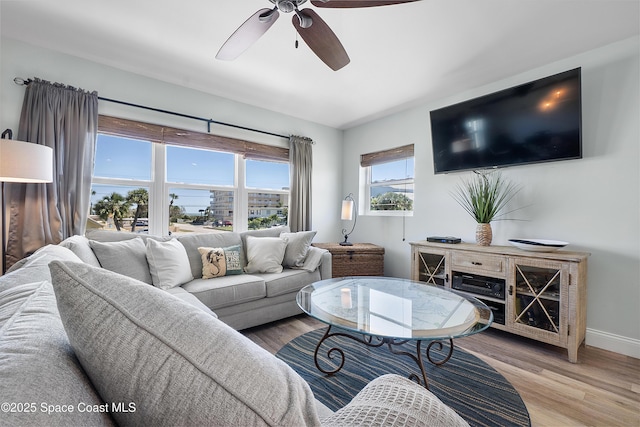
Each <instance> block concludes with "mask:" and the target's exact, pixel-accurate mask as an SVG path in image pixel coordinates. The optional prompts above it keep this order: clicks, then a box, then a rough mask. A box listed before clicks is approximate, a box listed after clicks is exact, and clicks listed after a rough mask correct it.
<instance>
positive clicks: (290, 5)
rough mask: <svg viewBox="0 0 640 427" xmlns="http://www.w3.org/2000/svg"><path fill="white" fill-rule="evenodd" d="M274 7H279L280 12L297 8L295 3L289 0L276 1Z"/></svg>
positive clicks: (287, 11) (288, 11) (289, 11)
mask: <svg viewBox="0 0 640 427" xmlns="http://www.w3.org/2000/svg"><path fill="white" fill-rule="evenodd" d="M276 7H277V8H278V9H280V12H283V13H291V12H293V11H294V10H296V9H297V7H298V6H297V5H296V4H295V3H294V2H292V1H291V0H280V1H278V3H276Z"/></svg>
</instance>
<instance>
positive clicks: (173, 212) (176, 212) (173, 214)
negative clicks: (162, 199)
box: [169, 193, 182, 225]
mask: <svg viewBox="0 0 640 427" xmlns="http://www.w3.org/2000/svg"><path fill="white" fill-rule="evenodd" d="M169 198H170V199H171V200H170V201H169V225H171V218H176V220H177V218H178V216H180V214H181V212H182V209H180V208H179V207H178V206H176V207H175V208H174V206H173V202H174V201H175V200H178V195H177V194H176V193H169Z"/></svg>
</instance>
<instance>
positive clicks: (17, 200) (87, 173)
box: [6, 79, 98, 266]
mask: <svg viewBox="0 0 640 427" xmlns="http://www.w3.org/2000/svg"><path fill="white" fill-rule="evenodd" d="M97 130H98V94H97V93H96V92H93V93H88V92H85V91H83V90H80V89H76V88H72V87H69V86H64V85H60V84H53V83H49V82H46V81H43V80H39V79H35V80H33V81H31V82H30V83H29V85H28V86H27V87H26V90H25V95H24V101H23V103H22V113H21V115H20V127H19V129H18V139H19V140H21V141H29V142H34V143H38V144H42V145H47V146H49V147H51V148H53V182H52V183H50V184H15V183H7V186H6V190H7V191H6V194H7V202H8V204H9V218H10V219H9V233H8V241H7V266H11V265H12V264H14V263H15V262H17V261H19V260H20V259H22V258H24V257H25V256H27V255H29V254H31V253H33V252H34V251H35V250H36V249H38V248H40V247H42V246H44V245H46V244H49V243H54V244H55V243H59V242H61V241H62V240H64V239H66V238H67V237H69V236H72V235H74V234H80V235H82V234H84V232H85V228H86V223H87V216H88V215H89V206H90V197H91V176H92V175H93V163H94V157H95V147H96V137H97Z"/></svg>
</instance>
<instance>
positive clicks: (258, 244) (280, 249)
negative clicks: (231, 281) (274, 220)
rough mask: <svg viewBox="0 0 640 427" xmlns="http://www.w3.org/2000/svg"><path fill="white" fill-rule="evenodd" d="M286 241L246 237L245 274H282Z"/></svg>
mask: <svg viewBox="0 0 640 427" xmlns="http://www.w3.org/2000/svg"><path fill="white" fill-rule="evenodd" d="M286 248H287V241H286V240H285V239H281V238H280V237H253V236H247V248H246V249H247V266H246V267H245V268H244V271H245V272H246V273H249V274H251V273H282V260H283V259H284V251H285V250H286Z"/></svg>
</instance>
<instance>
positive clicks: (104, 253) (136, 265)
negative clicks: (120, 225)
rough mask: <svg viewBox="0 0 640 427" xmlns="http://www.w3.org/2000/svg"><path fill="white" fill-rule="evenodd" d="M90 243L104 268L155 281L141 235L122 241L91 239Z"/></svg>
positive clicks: (146, 281)
mask: <svg viewBox="0 0 640 427" xmlns="http://www.w3.org/2000/svg"><path fill="white" fill-rule="evenodd" d="M89 245H90V246H91V249H93V253H95V254H96V258H98V261H100V265H101V266H102V268H106V269H107V270H110V271H114V272H116V273H120V274H124V275H125V276H128V277H132V278H134V279H136V280H140V281H141V282H144V283H148V284H150V285H151V284H152V283H153V279H152V278H151V272H150V271H149V264H148V263H147V247H146V246H145V244H144V241H143V240H142V239H141V238H140V237H136V238H135V239H130V240H123V241H121V242H98V241H96V240H89Z"/></svg>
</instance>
